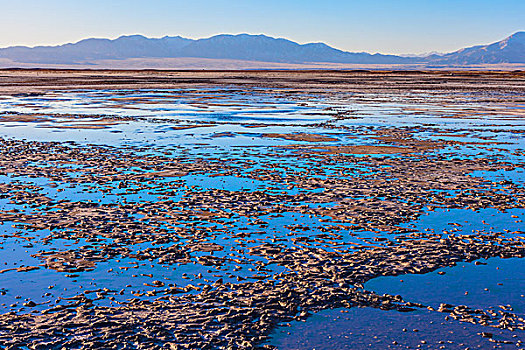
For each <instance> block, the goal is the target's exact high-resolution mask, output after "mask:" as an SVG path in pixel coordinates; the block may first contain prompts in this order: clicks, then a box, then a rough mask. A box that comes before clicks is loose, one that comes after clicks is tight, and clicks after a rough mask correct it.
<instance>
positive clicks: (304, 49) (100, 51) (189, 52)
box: [0, 32, 525, 65]
mask: <svg viewBox="0 0 525 350" xmlns="http://www.w3.org/2000/svg"><path fill="white" fill-rule="evenodd" d="M177 57H194V58H208V59H231V60H246V61H261V62H279V63H314V62H319V63H321V62H325V63H354V64H355V63H357V64H395V63H399V64H410V63H439V64H454V65H455V64H486V63H525V32H517V33H515V34H513V35H511V36H509V37H508V38H506V39H504V40H502V41H499V42H496V43H493V44H490V45H484V46H483V45H480V46H473V47H470V48H465V49H461V50H459V51H456V52H452V53H449V54H445V55H442V56H438V55H430V56H427V57H400V56H395V55H383V54H370V53H366V52H346V51H342V50H338V49H335V48H333V47H330V46H328V45H326V44H324V43H309V44H298V43H296V42H293V41H291V40H288V39H282V38H272V37H269V36H266V35H251V34H238V35H230V34H220V35H216V36H212V37H210V38H205V39H198V40H194V39H187V38H183V37H180V36H165V37H162V38H147V37H145V36H142V35H128V36H121V37H119V38H117V39H113V40H111V39H96V38H90V39H84V40H81V41H79V42H76V43H71V44H64V45H59V46H36V47H32V48H30V47H24V46H14V47H8V48H3V49H0V58H7V59H10V60H12V61H14V62H20V63H36V64H38V63H41V64H89V63H90V62H93V61H97V60H124V59H129V58H177Z"/></svg>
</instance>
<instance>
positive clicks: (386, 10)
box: [0, 0, 525, 53]
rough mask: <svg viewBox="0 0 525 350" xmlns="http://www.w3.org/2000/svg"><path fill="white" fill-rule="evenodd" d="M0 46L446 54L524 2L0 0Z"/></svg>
mask: <svg viewBox="0 0 525 350" xmlns="http://www.w3.org/2000/svg"><path fill="white" fill-rule="evenodd" d="M0 5H1V12H0V33H1V35H0V47H5V46H13V45H28V46H34V45H50V44H53V45H54V44H62V43H66V42H75V41H78V40H81V39H84V38H87V37H105V38H115V37H118V36H120V35H123V34H143V35H146V36H151V37H161V36H164V35H170V36H171V35H181V36H184V37H189V38H201V37H209V36H212V35H215V34H219V33H231V34H236V33H252V34H261V33H263V34H267V35H270V36H275V37H284V38H288V39H290V40H294V41H297V42H300V43H306V42H319V41H322V42H325V43H327V44H329V45H331V46H334V47H337V48H339V49H343V50H348V51H366V52H371V53H374V52H381V53H422V52H428V51H434V50H435V51H441V52H448V51H453V50H456V49H459V48H461V47H464V46H472V45H475V44H483V43H490V42H494V41H498V40H500V39H503V38H504V37H506V36H508V35H510V34H512V33H514V32H516V31H520V30H525V0H499V1H498V0H475V1H474V0H360V1H357V0H323V1H313V0H301V1H300V0H257V1H256V0H237V1H228V0H186V1H179V0H171V1H170V0H82V1H80V0H0Z"/></svg>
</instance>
